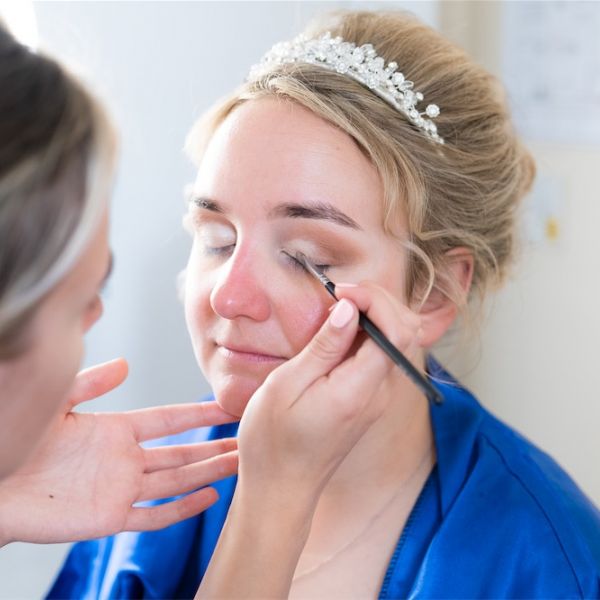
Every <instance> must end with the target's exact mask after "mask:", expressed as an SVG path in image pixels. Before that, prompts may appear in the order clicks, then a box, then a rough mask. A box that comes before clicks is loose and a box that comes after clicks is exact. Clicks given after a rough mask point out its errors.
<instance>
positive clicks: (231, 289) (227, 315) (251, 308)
mask: <svg viewBox="0 0 600 600" xmlns="http://www.w3.org/2000/svg"><path fill="white" fill-rule="evenodd" d="M266 270H267V265H266V264H264V261H263V260H261V258H260V253H259V252H256V251H252V250H251V249H246V248H242V247H240V246H238V248H236V251H235V253H234V254H233V256H231V258H230V259H229V260H228V261H227V262H226V263H225V264H223V265H221V267H220V269H219V274H218V278H217V281H216V283H215V285H214V287H213V289H212V290H211V293H210V304H211V307H212V309H213V311H214V312H215V313H216V314H218V315H219V316H220V317H223V318H224V319H230V320H232V319H236V318H239V317H247V318H250V319H253V320H254V321H266V320H267V319H268V318H269V316H270V314H271V302H270V297H269V290H268V287H267V285H266Z"/></svg>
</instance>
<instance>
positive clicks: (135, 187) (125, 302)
mask: <svg viewBox="0 0 600 600" xmlns="http://www.w3.org/2000/svg"><path fill="white" fill-rule="evenodd" d="M17 1H19V0H17ZM347 4H348V3H344V2H202V3H200V2H36V3H35V8H36V13H37V17H38V27H39V33H40V38H41V45H42V48H46V49H47V50H48V51H50V52H51V53H52V54H54V55H56V56H58V57H59V58H60V59H61V60H64V61H67V62H68V63H75V64H76V65H78V66H79V68H80V70H81V71H82V72H83V74H84V75H85V76H86V78H87V79H88V81H90V82H91V83H92V85H93V87H94V88H95V89H96V90H97V91H99V92H100V94H101V95H102V96H103V97H104V99H105V101H106V103H107V104H108V105H109V107H110V109H111V111H112V113H113V115H114V117H115V119H116V122H117V125H118V127H119V129H120V131H121V141H122V143H121V160H120V168H119V176H118V181H117V185H116V189H115V194H114V197H113V204H112V206H113V212H112V232H111V238H112V247H113V250H114V253H115V257H116V262H115V271H114V274H113V277H112V279H111V282H110V284H109V286H108V290H107V293H106V297H105V315H104V317H103V319H102V321H101V322H100V323H99V324H98V325H97V326H96V327H95V328H94V330H93V331H92V333H91V334H90V336H89V339H88V344H87V346H88V351H87V357H86V364H94V363H96V362H99V361H104V360H108V359H110V358H113V357H115V356H125V357H126V358H128V360H129V361H130V367H131V375H130V377H129V379H128V381H127V383H126V384H125V385H124V386H122V387H121V388H120V389H119V390H117V391H116V392H115V393H113V394H111V395H110V396H108V397H107V398H105V399H101V400H97V401H94V402H92V403H90V405H89V406H90V408H93V409H94V410H104V409H115V408H119V409H124V408H128V407H138V406H146V405H150V404H160V403H169V402H184V401H192V400H194V399H196V398H198V397H200V396H202V395H204V394H205V393H206V392H207V391H208V386H207V384H206V382H205V381H204V379H203V378H202V376H201V374H200V371H199V370H198V367H197V366H196V364H195V360H194V358H193V355H192V350H191V346H190V344H189V342H188V337H187V332H186V329H185V324H184V320H183V313H182V309H181V306H180V305H179V302H178V300H177V295H176V291H175V278H176V274H177V273H178V271H179V270H180V269H181V268H182V267H183V266H184V265H185V262H186V258H187V257H186V254H187V251H188V240H187V237H186V235H185V234H184V233H183V232H182V230H181V226H180V222H181V217H182V215H183V199H182V198H183V195H182V191H183V187H184V185H185V184H186V183H188V182H190V181H191V180H192V179H193V175H194V173H193V170H192V168H191V166H190V165H188V163H187V161H186V159H185V157H184V156H183V154H182V151H181V149H182V146H183V141H184V138H185V135H186V132H187V131H188V129H189V128H190V126H191V124H192V122H193V120H194V117H195V116H197V115H199V114H200V113H201V112H202V111H203V110H204V109H206V108H207V107H208V106H209V105H210V104H211V103H212V102H213V101H215V100H216V99H217V98H218V97H219V96H220V95H223V94H225V93H226V92H228V91H229V90H231V89H232V88H233V87H234V86H235V85H236V84H237V83H239V82H240V81H241V80H242V79H243V78H244V76H245V74H246V73H247V70H248V68H249V66H250V65H251V64H253V63H254V62H255V61H257V60H258V59H259V58H260V57H261V55H262V54H263V53H264V52H265V51H266V50H267V49H268V48H269V47H270V46H271V45H272V44H273V43H274V42H276V41H280V40H282V39H286V38H289V37H290V36H291V35H293V34H296V33H298V32H299V31H300V30H301V29H302V28H303V27H304V25H305V24H306V22H307V20H308V19H309V18H310V17H311V16H313V15H314V14H316V13H318V12H319V11H323V10H329V9H333V8H337V7H341V6H344V5H347ZM394 4H396V5H402V6H405V7H409V8H410V9H411V10H413V11H414V12H416V13H418V14H420V15H421V16H422V17H423V18H424V19H426V20H428V21H429V22H430V23H432V24H435V19H436V14H437V5H436V3H433V2H404V3H402V2H400V3H386V4H385V6H387V7H389V6H393V5H394ZM352 5H353V6H355V7H363V8H373V7H375V8H376V7H378V6H379V7H381V3H377V2H359V3H352ZM57 350H58V349H57ZM67 549H68V546H67V545H59V546H46V547H42V546H33V545H28V544H13V545H11V546H9V547H7V548H4V549H2V550H1V551H0V598H34V597H39V596H41V595H42V594H43V592H44V590H45V589H46V588H47V586H48V585H49V582H50V581H51V580H52V578H53V575H54V573H55V572H56V570H57V568H58V565H59V564H60V562H61V561H62V557H63V555H64V553H65V552H66V550H67Z"/></svg>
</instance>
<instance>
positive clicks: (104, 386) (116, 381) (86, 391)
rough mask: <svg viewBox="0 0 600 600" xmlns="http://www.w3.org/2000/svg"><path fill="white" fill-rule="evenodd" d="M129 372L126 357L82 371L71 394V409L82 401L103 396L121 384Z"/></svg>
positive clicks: (76, 378)
mask: <svg viewBox="0 0 600 600" xmlns="http://www.w3.org/2000/svg"><path fill="white" fill-rule="evenodd" d="M128 372H129V367H128V365H127V361H126V360H125V359H124V358H116V359H114V360H111V361H108V362H105V363H102V364H100V365H94V366H93V367H90V368H89V369H85V370H83V371H80V372H79V373H78V374H77V376H76V377H75V383H74V384H73V387H72V389H71V393H70V395H69V400H68V403H69V410H70V409H71V408H73V407H74V406H77V405H78V404H80V403H81V402H86V401H87V400H92V399H93V398H97V397H98V396H102V394H106V393H107V392H110V391H111V390H112V389H114V388H116V387H117V386H119V385H121V384H122V383H123V381H125V379H126V378H127V374H128Z"/></svg>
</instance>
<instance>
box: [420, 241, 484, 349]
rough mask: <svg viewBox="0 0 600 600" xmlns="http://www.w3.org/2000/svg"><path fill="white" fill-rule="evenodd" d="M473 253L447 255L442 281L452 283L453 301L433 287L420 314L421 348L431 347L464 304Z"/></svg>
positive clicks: (459, 250) (454, 251)
mask: <svg viewBox="0 0 600 600" xmlns="http://www.w3.org/2000/svg"><path fill="white" fill-rule="evenodd" d="M473 264H474V262H473V254H472V253H471V251H470V250H468V249H467V248H453V249H452V250H449V251H448V252H447V253H446V272H445V273H444V278H447V279H449V280H450V281H451V284H452V285H453V287H454V288H455V290H456V298H454V299H450V298H448V296H446V295H445V294H443V293H442V292H441V291H440V290H438V289H437V288H435V287H434V289H432V290H431V292H430V293H429V296H427V299H426V300H425V303H424V304H423V306H422V307H421V309H420V311H419V314H420V315H421V318H422V328H423V337H422V343H421V345H422V346H423V347H424V348H429V347H431V346H433V345H434V344H435V343H436V342H437V341H439V340H440V339H441V338H442V336H443V335H444V334H445V333H446V331H448V329H449V328H450V326H451V325H452V323H453V322H454V320H455V319H456V315H457V314H458V310H459V308H460V307H461V306H464V305H465V304H466V303H467V299H468V296H469V290H470V289H471V281H472V280H473Z"/></svg>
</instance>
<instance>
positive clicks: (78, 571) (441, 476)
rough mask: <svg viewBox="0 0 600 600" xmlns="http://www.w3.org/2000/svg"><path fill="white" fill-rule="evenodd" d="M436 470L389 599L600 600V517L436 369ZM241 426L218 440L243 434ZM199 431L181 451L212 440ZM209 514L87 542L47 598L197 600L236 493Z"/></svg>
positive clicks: (224, 490) (396, 558) (225, 490)
mask: <svg viewBox="0 0 600 600" xmlns="http://www.w3.org/2000/svg"><path fill="white" fill-rule="evenodd" d="M428 370H429V372H430V374H431V375H432V377H433V379H434V381H435V385H436V386H437V387H438V389H439V390H440V392H441V393H442V394H443V396H444V399H445V401H444V403H443V404H442V405H440V406H437V405H432V406H431V423H432V428H433V432H434V438H435V444H436V453H437V465H436V466H435V468H434V469H433V471H432V473H431V474H430V476H429V479H428V480H427V483H426V484H425V486H424V488H423V490H422V492H421V494H420V496H419V499H418V500H417V502H416V504H415V506H414V507H413V510H412V512H411V515H410V516H409V519H408V521H407V523H406V526H405V528H404V531H403V532H402V534H401V536H400V538H399V540H398V543H397V546H396V549H395V551H394V553H393V555H392V557H391V560H390V562H389V564H388V567H387V572H386V575H385V577H384V580H383V582H382V585H381V591H380V594H379V597H380V598H599V597H600V513H599V511H598V509H597V508H596V507H595V506H594V505H593V503H592V502H591V501H590V500H589V499H587V498H586V497H585V496H584V495H583V493H582V492H581V491H580V490H579V488H578V487H577V486H576V484H575V483H574V482H573V481H572V480H571V479H570V478H569V476H568V475H567V474H566V473H565V472H564V471H563V470H562V469H561V468H560V467H559V466H558V465H557V464H556V463H555V462H554V461H553V460H552V458H550V457H549V456H548V455H547V454H545V453H544V452H542V451H540V450H539V449H537V448H536V447H535V446H533V445H532V444H531V443H530V442H528V441H527V440H526V439H525V438H523V437H522V436H520V435H519V434H518V433H516V432H515V431H513V430H512V429H510V428H509V427H508V426H506V425H505V424H503V423H502V422H501V421H499V420H498V419H496V418H495V417H493V416H492V415H491V414H490V413H488V412H487V411H486V410H485V409H483V408H482V407H481V406H480V405H479V403H478V402H477V401H476V400H475V398H474V397H473V396H472V395H471V394H470V393H469V392H468V391H467V390H465V389H464V388H462V387H461V386H460V385H459V384H458V382H456V381H455V380H454V379H453V378H452V377H451V376H450V375H449V374H448V373H446V372H445V371H444V370H443V369H442V368H441V367H440V366H439V365H438V364H437V363H436V362H435V361H433V360H430V362H429V365H428ZM235 432H236V426H235V425H224V426H219V427H215V428H213V429H212V430H211V431H210V434H209V437H210V438H211V439H217V438H221V437H229V436H231V435H235ZM203 436H205V434H204V433H201V432H200V431H195V432H188V433H186V434H185V435H184V436H173V437H172V438H170V439H169V442H170V443H173V444H177V443H190V442H192V441H198V440H200V439H203ZM235 482H236V478H235V477H230V478H228V479H226V480H224V481H221V482H218V483H217V484H216V485H215V487H216V488H217V490H218V492H219V495H220V500H219V502H218V503H217V504H216V505H214V506H212V507H211V508H209V509H208V510H207V511H206V512H205V513H204V514H202V515H200V516H198V517H196V518H193V519H188V520H187V521H184V522H183V523H179V524H177V525H173V526H171V527H168V528H166V529H164V530H162V531H157V532H149V533H141V534H140V533H125V534H120V535H117V536H114V537H112V538H107V539H104V540H95V541H89V542H82V543H79V544H76V545H75V546H74V547H73V549H72V550H71V552H70V554H69V556H68V558H67V561H66V563H65V565H64V566H63V568H62V570H61V572H60V574H59V576H58V578H57V580H56V582H55V583H54V585H53V587H52V589H51V590H50V592H49V594H48V596H47V597H48V598H52V599H54V598H61V599H67V598H78V599H87V598H90V599H91V598H102V599H125V598H127V599H132V598H157V599H158V598H162V599H164V598H192V597H193V596H194V594H195V593H196V590H197V588H198V585H199V583H200V580H201V578H202V575H203V573H204V572H205V571H206V568H207V565H208V562H209V560H210V557H211V555H212V553H213V551H214V547H215V545H216V542H217V539H218V536H219V533H220V531H221V528H222V526H223V523H224V521H225V518H226V516H227V510H228V507H229V504H230V502H231V498H232V496H233V492H234V489H235Z"/></svg>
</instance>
